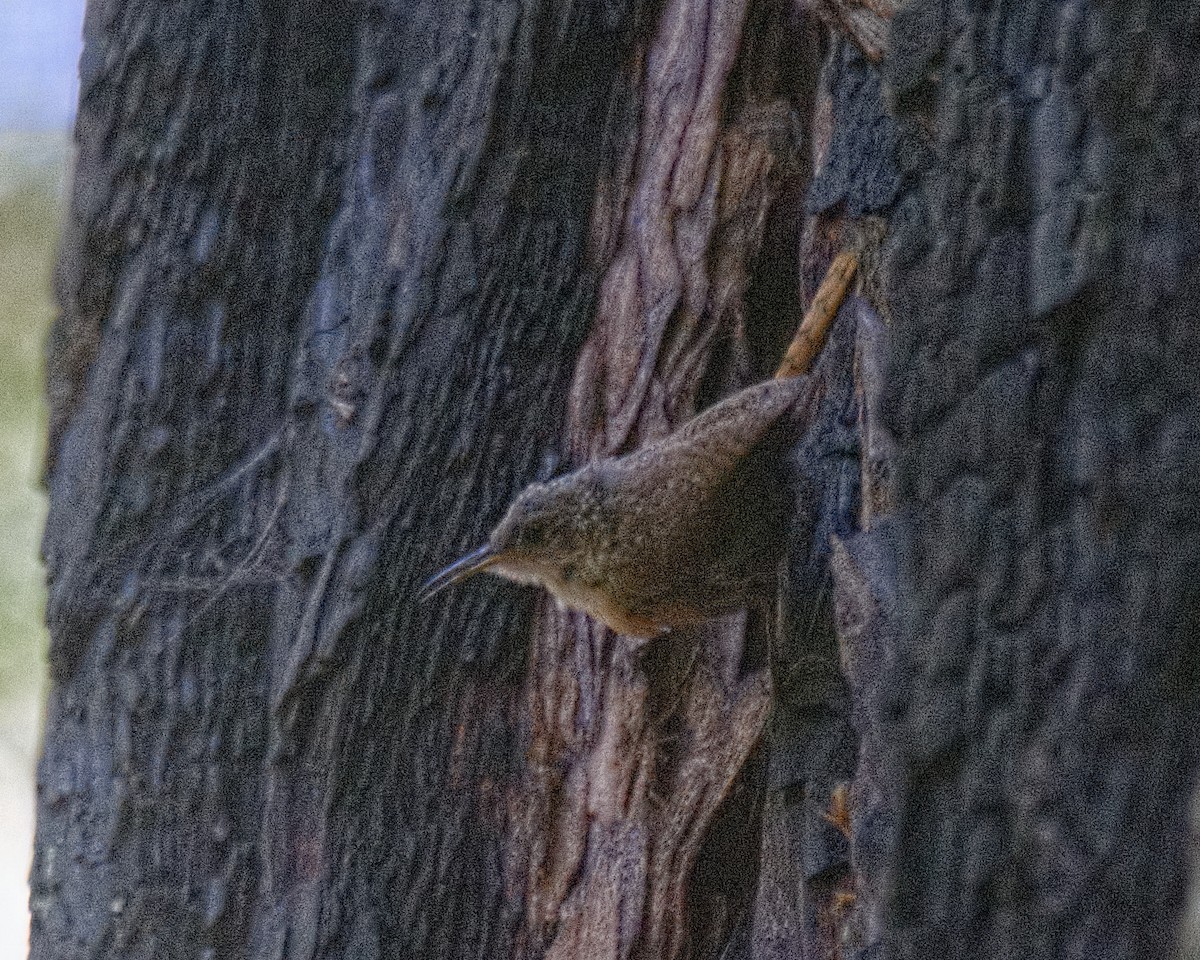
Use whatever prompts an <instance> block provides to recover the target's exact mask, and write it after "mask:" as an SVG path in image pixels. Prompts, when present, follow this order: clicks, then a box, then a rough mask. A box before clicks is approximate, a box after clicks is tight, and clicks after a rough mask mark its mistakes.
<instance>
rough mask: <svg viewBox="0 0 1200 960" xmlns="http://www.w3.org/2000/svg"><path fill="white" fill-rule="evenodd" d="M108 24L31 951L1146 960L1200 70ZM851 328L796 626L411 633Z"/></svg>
mask: <svg viewBox="0 0 1200 960" xmlns="http://www.w3.org/2000/svg"><path fill="white" fill-rule="evenodd" d="M1139 6H1140V5H1138V4H1127V5H1118V4H1105V3H1101V2H1099V0H1092V2H1085V0H1039V2H1036V3H1027V4H1023V5H1009V4H999V3H995V4H990V5H974V4H969V3H966V2H965V0H944V2H940V3H939V2H925V0H908V2H907V3H905V4H903V6H902V8H901V9H900V11H899V12H898V13H896V14H895V17H894V19H893V11H892V8H891V5H890V4H889V3H887V2H886V0H859V2H856V0H813V2H811V3H804V4H799V5H791V4H787V3H784V2H782V0H754V2H749V0H708V2H704V0H665V2H662V3H656V4H651V3H637V2H629V3H618V2H612V3H606V4H579V5H566V6H559V7H556V6H554V5H546V4H534V3H526V4H520V3H516V2H501V0H476V2H469V3H455V4H438V3H424V4H419V3H414V4H405V5H402V4H399V3H395V2H391V0H375V2H372V3H364V4H356V5H350V6H345V7H343V8H339V9H337V10H331V9H330V8H328V7H327V6H326V5H324V4H320V3H316V2H313V0H287V2H284V3H272V4H268V3H259V4H254V3H250V4H248V5H242V6H239V7H237V8H236V9H235V8H233V7H228V8H227V7H226V6H224V5H220V4H218V5H216V6H213V5H211V4H202V3H199V2H196V0H191V2H183V3H177V4H172V5H169V6H163V5H159V4H151V3H148V2H146V0H127V2H125V3H116V2H115V0H93V2H92V3H91V5H90V7H89V11H88V18H87V23H86V26H85V54H84V58H83V62H82V65H81V69H82V73H83V78H82V92H81V102H80V112H79V121H78V128H77V141H78V146H79V159H78V165H77V169H76V188H75V196H74V202H73V209H72V215H71V221H70V224H69V226H68V231H67V235H66V237H65V240H64V244H63V250H62V255H61V262H60V271H59V280H58V291H59V298H60V303H61V307H62V313H61V316H60V319H59V321H58V323H57V324H56V327H55V330H54V332H53V334H52V337H51V344H50V356H49V369H50V377H49V390H50V398H51V424H50V427H51V437H50V445H49V451H50V452H49V462H48V468H47V479H48V485H49V488H50V500H51V511H50V519H49V521H48V526H47V532H46V539H45V554H46V560H47V564H48V567H49V571H50V580H51V590H50V609H49V620H50V626H51V636H52V649H51V669H52V676H53V680H54V683H53V689H52V692H51V696H50V702H49V706H48V710H47V721H46V722H47V727H46V735H45V744H44V753H43V759H42V764H41V768H40V774H39V816H38V834H37V848H36V854H35V865H34V872H33V878H32V889H33V893H32V909H33V949H32V956H33V957H34V958H37V960H43V958H47V960H48V958H56V960H57V958H76V957H79V958H83V957H87V958H100V957H104V958H113V960H134V958H160V957H202V958H211V960H217V958H225V957H231V958H240V957H247V958H263V960H266V958H288V960H293V958H303V960H332V958H335V957H336V958H365V960H391V958H396V960H399V958H404V960H408V958H423V957H430V958H432V957H439V958H442V957H445V958H457V957H462V958H466V957H472V958H476V957H486V958H504V957H520V958H543V957H545V958H576V957H578V958H586V960H592V958H656V960H657V958H666V960H674V958H684V957H687V958H700V957H723V958H726V960H729V958H734V957H743V958H752V960H776V958H779V960H783V958H800V957H816V956H841V957H844V958H847V960H851V958H863V960H866V958H877V957H881V956H895V957H912V958H927V957H931V956H953V957H958V956H963V957H972V958H974V957H980V958H993V957H994V958H1000V957H1009V956H1013V955H1018V952H1019V955H1021V956H1023V957H1060V956H1061V957H1075V956H1079V957H1083V956H1088V957H1113V958H1135V957H1143V956H1146V957H1151V956H1153V957H1161V956H1163V955H1164V954H1166V953H1169V952H1170V951H1171V950H1172V949H1173V946H1172V944H1173V943H1174V939H1175V937H1176V930H1177V928H1178V926H1179V923H1178V921H1179V916H1180V913H1181V911H1182V909H1183V902H1184V895H1185V892H1186V889H1187V869H1188V867H1189V865H1190V863H1191V855H1190V851H1189V848H1188V844H1189V840H1188V838H1189V836H1190V835H1191V834H1190V833H1189V827H1188V824H1189V819H1188V802H1189V800H1190V797H1191V795H1192V791H1193V789H1194V788H1195V785H1196V777H1195V773H1196V765H1197V759H1198V757H1197V737H1196V736H1195V733H1196V730H1197V726H1196V724H1197V720H1198V719H1200V718H1198V717H1197V710H1198V707H1200V669H1198V667H1200V663H1198V661H1197V654H1196V646H1195V642H1194V635H1195V632H1196V629H1197V628H1198V627H1200V616H1198V605H1200V595H1198V593H1197V591H1196V589H1195V588H1194V587H1193V585H1192V581H1193V578H1192V577H1191V576H1190V575H1189V574H1190V573H1191V571H1192V570H1194V569H1196V567H1197V565H1198V564H1197V562H1198V561H1200V536H1197V530H1196V529H1195V528H1196V526H1197V525H1198V524H1200V514H1198V513H1196V511H1194V510H1192V509H1191V504H1192V502H1193V500H1195V499H1196V498H1197V497H1200V483H1198V482H1197V480H1196V479H1195V478H1196V477H1197V476H1200V462H1198V461H1200V381H1198V380H1197V378H1196V377H1195V375H1194V371H1195V370H1196V369H1197V363H1196V361H1197V360H1198V359H1200V357H1198V353H1200V351H1198V350H1197V344H1198V341H1200V326H1197V324H1196V322H1195V321H1196V317H1195V313H1196V308H1195V306H1194V304H1195V302H1196V299H1197V298H1196V294H1197V293H1198V292H1200V191H1198V188H1197V186H1196V183H1195V177H1193V176H1192V175H1191V174H1192V173H1193V172H1194V171H1195V170H1196V169H1197V161H1198V160H1200V157H1198V156H1197V153H1198V152H1200V147H1198V146H1197V140H1196V138H1195V137H1194V136H1191V135H1190V134H1189V131H1190V132H1191V133H1194V132H1195V130H1197V129H1200V124H1198V120H1200V116H1198V111H1200V107H1198V106H1197V104H1200V89H1198V87H1200V81H1197V80H1196V78H1195V76H1194V71H1192V70H1191V69H1190V51H1192V50H1194V49H1197V48H1198V46H1200V24H1198V22H1197V17H1196V16H1195V15H1194V14H1191V13H1188V12H1186V11H1185V10H1184V9H1183V5H1181V7H1180V9H1179V10H1178V11H1174V10H1172V11H1170V12H1167V13H1163V12H1159V11H1156V12H1154V13H1153V14H1151V13H1150V12H1149V10H1148V8H1147V9H1143V10H1141V11H1140V14H1139V10H1138V9H1137V8H1138V7H1139ZM844 247H851V248H853V249H855V250H856V251H857V252H858V254H859V259H860V262H861V267H860V271H859V278H860V280H859V290H858V293H857V294H856V295H855V296H852V297H851V298H850V299H849V300H848V301H847V303H846V304H845V306H844V307H843V309H842V311H841V314H840V316H839V318H838V321H837V323H836V324H835V326H834V330H833V333H832V335H831V340H830V343H829V345H828V347H827V348H826V351H825V353H824V354H823V355H822V358H821V359H820V361H819V362H818V365H817V367H816V368H815V369H814V371H813V374H812V376H813V378H814V381H815V382H816V383H817V384H819V396H820V401H819V403H816V404H814V405H813V408H812V411H811V412H810V417H809V422H808V423H807V427H806V430H805V431H804V433H803V436H802V437H798V438H797V442H796V447H795V450H794V451H793V453H792V455H791V456H790V458H789V461H790V462H791V464H792V467H793V469H794V470H795V471H796V472H797V473H798V474H799V475H802V476H803V479H804V483H803V484H802V485H801V488H802V489H803V490H805V491H807V492H806V494H805V496H804V498H803V499H802V500H798V502H797V508H796V520H795V523H794V525H793V526H794V529H793V531H792V541H793V550H792V556H791V559H790V562H789V564H788V568H787V571H786V574H785V576H784V577H783V578H782V581H781V591H780V593H781V595H780V598H779V600H780V602H779V604H778V607H777V610H776V611H775V613H773V614H771V615H767V614H764V613H763V612H762V611H751V612H749V613H748V614H746V615H738V616H733V617H729V618H726V619H724V620H721V621H718V622H715V623H713V624H710V625H708V626H706V627H704V628H702V629H697V630H694V631H680V632H679V633H677V634H675V635H672V636H670V637H668V638H665V639H663V640H658V641H654V642H653V643H652V644H650V646H648V647H646V648H642V649H638V648H637V647H636V646H635V645H634V644H633V643H632V642H630V641H629V640H628V638H621V637H615V636H613V635H612V634H611V633H609V632H608V631H606V630H603V629H601V628H599V627H597V626H595V625H594V624H592V623H591V622H590V621H588V620H587V619H586V618H584V617H582V616H579V615H574V614H566V613H563V612H562V611H560V610H558V609H557V608H556V607H555V606H554V605H553V604H552V603H550V602H548V601H547V600H546V598H544V597H543V596H540V595H535V594H532V593H531V592H530V591H528V590H524V589H520V588H516V587H513V586H509V585H506V584H503V583H500V582H491V581H488V580H486V579H482V580H480V581H479V582H470V583H468V584H464V585H463V586H462V587H461V588H458V589H456V590H455V591H454V592H452V593H448V594H446V595H444V596H441V597H438V598H437V599H436V600H435V601H432V602H430V603H428V604H425V605H420V606H418V605H417V604H416V602H415V594H416V587H417V585H418V584H419V583H420V582H421V580H422V579H423V578H424V577H425V576H426V575H427V574H429V573H431V572H432V571H433V570H434V569H436V568H437V567H438V566H439V565H441V564H442V563H444V562H445V561H448V560H450V559H452V558H453V557H454V556H457V555H458V554H460V553H461V552H463V550H464V549H466V548H469V547H471V546H473V545H475V544H476V543H478V542H480V541H481V540H482V539H483V538H484V536H485V535H486V532H487V530H488V529H489V528H490V527H491V525H492V524H493V523H494V522H495V521H496V520H497V519H498V517H499V515H500V514H501V512H502V511H503V509H504V507H505V506H506V504H507V503H508V502H509V500H510V499H511V498H512V496H513V495H514V494H515V493H516V492H517V491H518V490H520V489H521V488H522V487H523V486H524V485H525V484H526V483H527V482H529V481H530V480H533V479H536V478H539V477H545V476H547V475H549V474H551V473H554V472H558V471H560V470H563V469H566V468H568V467H570V466H573V465H577V464H579V463H582V462H584V461H586V460H588V459H590V458H593V457H598V456H604V455H608V454H612V453H617V452H622V451H625V450H628V449H631V448H633V447H635V446H637V445H638V444H639V443H641V442H643V441H645V440H647V439H650V438H653V437H656V436H660V435H662V434H663V433H664V432H666V431H667V430H669V429H671V428H672V427H673V426H675V425H677V424H679V423H680V422H682V421H683V420H685V419H687V418H688V417H689V416H690V415H691V414H692V413H694V412H695V411H696V410H697V409H699V408H701V407H703V406H706V405H708V404H709V403H711V402H712V401H713V400H714V399H716V398H718V397H720V396H723V395H724V394H726V393H728V392H730V391H731V390H732V389H734V388H736V387H737V386H740V385H742V384H745V383H749V382H753V381H754V380H757V379H762V378H764V377H766V376H769V374H770V371H771V370H772V369H773V367H774V365H775V362H776V361H777V360H778V358H779V355H780V353H781V352H782V350H783V348H784V346H785V345H786V342H787V339H788V337H789V335H790V334H791V332H792V330H793V329H794V327H795V325H796V323H797V321H798V320H799V318H800V315H801V314H802V313H803V309H804V305H805V303H806V302H807V301H808V299H809V297H810V296H811V294H812V292H813V290H814V289H815V287H816V285H817V283H818V282H819V280H820V279H821V276H822V274H823V272H824V269H825V267H826V266H827V264H828V263H829V261H830V259H831V258H832V256H833V255H834V254H835V253H836V252H837V251H838V250H839V249H842V248H844Z"/></svg>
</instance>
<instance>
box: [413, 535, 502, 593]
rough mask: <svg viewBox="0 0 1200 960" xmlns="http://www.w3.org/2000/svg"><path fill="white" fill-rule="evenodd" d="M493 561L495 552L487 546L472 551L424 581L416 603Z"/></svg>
mask: <svg viewBox="0 0 1200 960" xmlns="http://www.w3.org/2000/svg"><path fill="white" fill-rule="evenodd" d="M495 559H496V554H495V552H494V551H493V550H492V548H491V547H490V546H489V545H487V544H484V545H483V546H482V547H480V548H479V549H478V550H472V551H471V552H470V553H468V554H467V555H466V556H465V557H460V558H459V559H457V560H455V561H454V562H453V563H452V564H450V566H448V567H446V568H445V569H444V570H439V571H438V572H437V573H435V574H434V575H433V576H432V577H430V578H429V579H428V580H426V581H425V582H424V583H423V584H422V585H421V592H420V593H419V594H417V602H418V603H424V602H425V601H426V600H428V599H429V598H430V597H432V596H433V595H434V594H435V593H440V592H441V591H443V590H445V589H446V587H449V586H451V585H452V584H455V583H458V581H459V580H465V579H466V578H467V577H469V576H470V575H471V574H473V573H478V572H479V571H480V570H482V569H483V568H484V567H486V566H488V565H489V564H490V563H491V562H492V561H493V560H495Z"/></svg>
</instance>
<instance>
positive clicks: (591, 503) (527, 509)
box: [420, 467, 605, 600]
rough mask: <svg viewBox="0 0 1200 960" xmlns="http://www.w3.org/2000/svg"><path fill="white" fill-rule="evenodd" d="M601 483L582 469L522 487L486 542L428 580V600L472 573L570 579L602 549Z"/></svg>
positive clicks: (521, 579) (546, 581)
mask: <svg viewBox="0 0 1200 960" xmlns="http://www.w3.org/2000/svg"><path fill="white" fill-rule="evenodd" d="M603 499H604V498H603V486H602V484H601V482H600V479H599V477H597V476H595V475H594V472H593V471H591V470H590V469H589V468H587V467H585V468H583V469H582V470H577V471H575V472H574V473H570V474H567V475H566V476H563V477H559V478H557V479H555V480H552V481H550V482H549V483H534V484H531V485H530V486H528V487H526V488H525V489H524V490H523V491H522V492H521V493H520V494H519V495H518V496H517V499H516V500H514V501H513V503H512V506H510V507H509V508H508V512H507V513H506V514H505V515H504V517H503V519H501V521H500V522H499V523H498V524H496V527H495V529H494V530H492V532H491V535H490V536H489V537H488V542H487V543H486V544H484V545H483V546H482V547H479V548H478V549H476V550H472V551H471V552H470V553H468V554H466V555H465V556H463V557H461V558H459V559H458V560H456V561H455V562H454V563H452V564H450V566H448V567H446V568H445V569H443V570H440V571H439V572H438V573H436V574H434V575H433V576H432V577H430V578H429V580H427V581H426V582H425V584H424V586H423V587H422V588H421V595H420V599H421V600H427V599H429V598H430V597H432V596H433V595H434V594H436V593H439V592H440V591H442V590H444V589H445V588H446V587H449V586H451V585H452V584H455V583H458V582H459V581H461V580H465V579H466V578H467V577H469V576H471V575H472V574H475V573H480V572H487V573H493V574H496V575H498V576H501V577H505V578H507V579H509V580H515V581H516V582H518V583H527V584H541V585H546V586H551V587H553V586H554V585H555V584H558V583H562V582H567V581H571V580H574V579H575V578H576V577H577V576H578V575H579V573H580V571H582V570H586V569H588V568H589V567H590V566H592V565H594V564H595V562H596V554H597V552H598V551H601V550H603V548H604V542H603V541H604V539H605V538H604V536H603V533H604V529H605V525H604V524H603V522H602V518H603V515H604V510H603Z"/></svg>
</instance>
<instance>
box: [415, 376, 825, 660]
mask: <svg viewBox="0 0 1200 960" xmlns="http://www.w3.org/2000/svg"><path fill="white" fill-rule="evenodd" d="M810 391H811V385H810V381H809V379H808V378H807V377H788V378H786V379H780V380H768V381H766V382H765V383H760V384H757V385H755V386H753V387H748V388H746V389H745V390H742V391H740V392H738V393H736V394H734V395H733V396H731V397H729V398H728V399H726V400H724V401H722V402H721V403H718V404H715V405H714V406H712V407H711V408H709V409H708V410H706V411H704V412H703V413H701V414H700V415H699V416H697V417H696V418H694V419H693V420H691V421H690V422H688V423H687V424H685V425H684V426H683V427H681V428H680V429H679V430H677V431H676V432H675V433H672V434H671V435H670V436H668V437H666V438H664V439H663V440H660V441H658V442H657V443H652V444H649V445H647V446H645V447H643V448H642V449H640V450H637V451H635V452H633V453H630V454H626V455H624V456H619V457H612V458H609V459H607V460H600V461H597V462H595V463H590V464H588V465H586V466H584V467H582V468H580V469H579V470H576V471H574V472H573V473H569V474H566V475H565V476H562V477H558V478H557V479H554V480H551V481H550V482H548V483H535V484H532V485H531V486H529V487H527V488H526V489H525V490H524V491H522V492H521V494H520V495H519V496H518V497H517V499H516V500H515V501H514V502H513V504H512V506H511V507H509V510H508V512H507V513H506V514H505V516H504V518H503V519H502V520H501V521H500V523H499V524H498V525H497V526H496V528H495V529H494V530H493V531H492V533H491V536H490V537H489V538H488V542H487V544H486V545H484V546H482V547H480V548H479V549H478V550H475V551H473V552H471V553H469V554H467V555H466V556H465V557H463V558H461V559H460V560H458V561H457V562H455V563H453V564H451V565H450V566H448V567H446V568H445V569H444V570H442V571H441V572H440V573H438V574H436V575H435V576H434V577H432V578H431V579H430V580H429V581H428V582H427V583H426V584H425V585H424V587H423V589H422V593H421V599H422V600H425V599H428V598H429V597H431V596H433V595H434V594H435V593H437V592H438V591H440V590H442V589H444V588H445V587H448V586H450V585H451V584H453V583H457V582H459V581H460V580H462V579H464V578H465V577H469V576H471V575H472V574H474V573H478V572H480V571H486V572H488V573H492V574H496V575H498V576H501V577H506V578H508V579H509V580H515V581H516V582H518V583H527V584H537V585H539V586H543V587H545V588H546V589H547V590H549V591H550V592H551V593H552V594H553V595H554V596H555V598H557V600H558V601H559V602H560V603H561V604H563V605H564V606H566V607H569V608H571V609H574V610H582V611H584V612H586V613H588V614H590V615H591V616H593V617H595V618H596V619H597V620H599V621H601V622H602V623H604V624H606V625H607V626H609V627H611V628H612V629H613V630H616V631H617V632H619V633H623V634H627V635H630V636H634V637H653V636H657V635H658V634H660V633H663V632H665V631H667V630H670V629H671V628H673V627H681V626H686V625H689V624H695V623H700V622H702V621H705V620H709V619H711V618H713V617H716V616H719V615H721V614H724V613H729V612H731V611H734V610H737V609H740V608H742V607H745V606H747V605H748V604H749V603H751V602H752V601H753V600H754V599H755V598H757V597H763V596H767V595H769V591H770V589H771V588H772V587H773V586H774V584H775V578H776V571H777V567H778V562H779V558H780V555H781V552H782V547H783V541H784V538H785V536H786V532H787V527H788V515H789V511H790V510H791V508H792V504H791V497H792V494H791V492H790V490H789V487H788V481H787V477H786V470H785V467H784V464H783V463H782V460H783V459H784V458H783V455H782V451H783V449H784V448H785V447H786V445H787V441H788V439H789V437H788V433H789V431H787V430H786V429H782V427H783V426H784V420H785V414H786V413H788V412H789V411H790V410H791V409H793V408H794V407H796V406H797V404H799V403H800V401H801V400H802V399H804V398H806V396H807V395H809V394H810ZM777 426H778V427H780V428H781V429H775V428H776V427H777Z"/></svg>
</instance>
